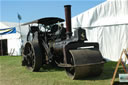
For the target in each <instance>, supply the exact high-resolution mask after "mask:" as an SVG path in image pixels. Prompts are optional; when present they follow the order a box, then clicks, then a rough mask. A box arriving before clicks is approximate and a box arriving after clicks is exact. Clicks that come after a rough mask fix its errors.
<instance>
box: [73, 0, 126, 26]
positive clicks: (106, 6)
mask: <svg viewBox="0 0 128 85" xmlns="http://www.w3.org/2000/svg"><path fill="white" fill-rule="evenodd" d="M127 21H128V0H108V1H105V2H104V3H102V4H100V5H98V6H96V7H94V8H92V9H90V10H88V11H85V12H83V13H81V14H79V15H77V16H75V17H73V18H72V27H73V28H76V27H97V26H108V25H118V24H128V22H127Z"/></svg>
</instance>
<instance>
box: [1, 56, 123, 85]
mask: <svg viewBox="0 0 128 85" xmlns="http://www.w3.org/2000/svg"><path fill="white" fill-rule="evenodd" d="M21 60H22V59H21V57H19V56H0V85H110V81H111V79H112V76H113V72H114V69H115V67H116V62H108V63H105V65H104V71H103V73H102V74H101V75H100V76H98V77H93V78H86V80H72V79H70V78H69V77H68V76H67V75H66V72H65V70H64V69H59V68H48V69H46V68H45V69H42V70H41V72H31V71H29V70H28V69H26V68H25V67H22V66H21ZM119 72H122V68H121V67H120V69H119ZM116 80H118V76H117V77H116Z"/></svg>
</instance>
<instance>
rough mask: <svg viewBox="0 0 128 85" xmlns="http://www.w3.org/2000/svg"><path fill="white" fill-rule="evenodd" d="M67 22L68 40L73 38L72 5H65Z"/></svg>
mask: <svg viewBox="0 0 128 85" xmlns="http://www.w3.org/2000/svg"><path fill="white" fill-rule="evenodd" d="M64 8H65V20H66V35H67V36H66V37H67V39H69V38H71V36H72V29H71V5H65V6H64Z"/></svg>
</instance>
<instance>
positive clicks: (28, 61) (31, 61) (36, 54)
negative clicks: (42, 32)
mask: <svg viewBox="0 0 128 85" xmlns="http://www.w3.org/2000/svg"><path fill="white" fill-rule="evenodd" d="M41 65H42V56H41V52H40V48H39V45H38V44H35V43H34V44H32V43H31V42H27V43H26V44H25V48H24V50H23V60H22V66H26V67H27V68H28V69H30V70H31V71H39V70H40V68H41Z"/></svg>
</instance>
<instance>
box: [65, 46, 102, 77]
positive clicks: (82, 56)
mask: <svg viewBox="0 0 128 85" xmlns="http://www.w3.org/2000/svg"><path fill="white" fill-rule="evenodd" d="M70 53H71V57H72V59H71V60H72V61H71V64H72V67H66V72H67V74H68V75H69V76H70V77H71V78H72V79H83V78H87V77H93V76H98V75H100V74H101V73H102V70H103V65H104V62H103V58H102V56H101V54H100V52H99V51H98V50H94V49H84V50H70Z"/></svg>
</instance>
